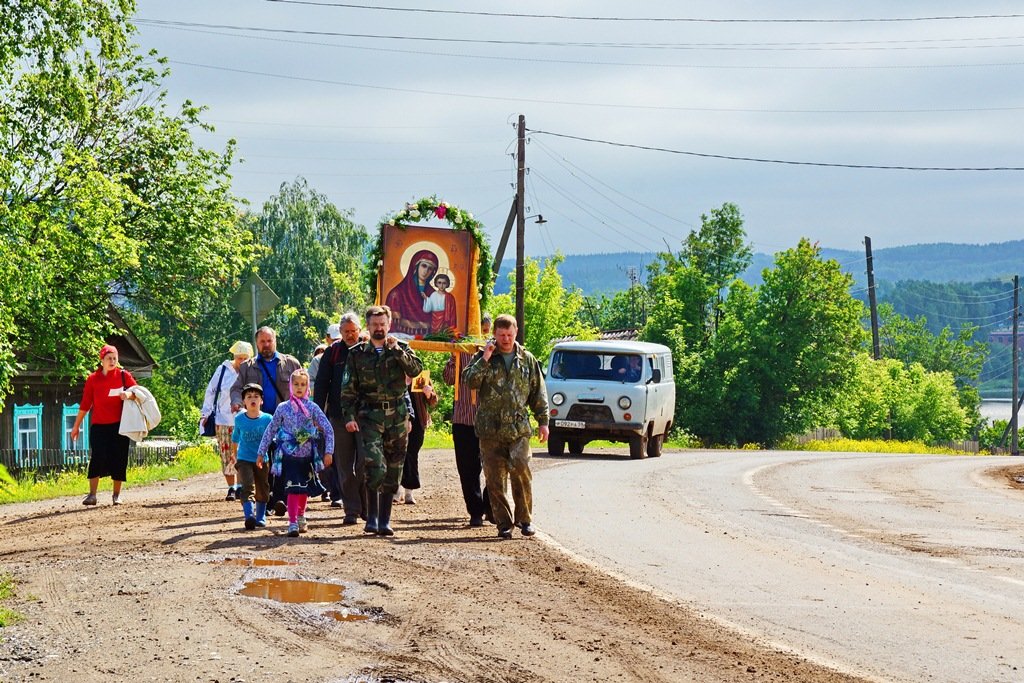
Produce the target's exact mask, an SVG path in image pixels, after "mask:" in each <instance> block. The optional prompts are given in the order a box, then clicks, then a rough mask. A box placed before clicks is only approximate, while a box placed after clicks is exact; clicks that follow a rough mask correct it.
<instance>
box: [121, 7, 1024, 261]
mask: <svg viewBox="0 0 1024 683" xmlns="http://www.w3.org/2000/svg"><path fill="white" fill-rule="evenodd" d="M384 8H391V9H384ZM467 12H469V13H467ZM472 12H475V13H489V14H486V15H481V14H471V13H472ZM530 14H534V15H559V16H544V17H541V16H532V17H531V16H524V15H530ZM510 15H511V16H510ZM994 15H1002V16H994ZM1008 15H1014V16H1008ZM952 17H956V18H952ZM135 21H136V25H137V27H138V29H139V34H138V37H137V39H138V42H139V44H140V46H141V47H143V48H145V49H151V48H155V49H156V50H157V51H158V52H159V53H160V54H161V55H162V56H164V57H166V58H167V59H169V60H170V64H169V66H170V68H171V71H172V73H171V75H170V76H169V77H168V79H167V80H166V81H165V85H166V87H167V90H168V93H169V100H170V101H171V102H173V103H180V102H181V101H183V100H185V99H189V100H191V101H193V102H194V103H197V104H202V105H205V106H207V107H208V108H209V109H208V111H207V113H206V115H205V117H206V120H207V121H209V122H210V123H212V124H213V125H214V126H215V127H216V132H215V133H212V134H211V133H205V132H199V133H197V134H196V138H197V140H198V141H199V142H200V144H202V145H204V146H207V147H211V148H213V149H222V148H223V146H224V144H225V143H226V141H227V140H228V139H229V138H233V139H235V140H236V141H237V144H238V156H239V157H240V160H241V161H240V163H238V164H236V166H235V167H234V169H233V175H234V189H235V192H236V194H237V195H239V196H240V197H244V198H246V199H247V200H248V201H249V202H250V203H251V207H252V209H253V210H257V211H258V210H259V208H260V207H261V206H262V204H263V202H264V201H265V200H266V199H267V198H268V197H270V196H272V195H273V194H274V193H275V192H276V191H277V189H278V188H279V187H280V185H281V184H282V183H283V182H289V181H291V180H293V179H295V178H296V177H298V176H302V177H304V178H306V179H307V180H308V181H309V183H310V185H311V186H312V187H313V188H314V189H316V190H317V191H319V192H321V193H323V194H324V195H326V196H327V197H328V199H329V200H330V201H332V202H333V203H334V204H335V205H336V206H338V207H339V208H341V209H343V210H350V211H351V212H352V218H353V220H354V221H355V222H357V223H359V224H362V225H364V226H366V227H367V228H368V229H370V230H373V229H374V228H375V226H376V225H377V223H378V221H380V220H381V218H382V217H384V216H386V215H387V214H390V213H393V212H395V211H397V210H399V209H401V208H402V207H403V206H404V204H405V203H406V202H407V201H412V200H415V199H418V198H420V197H423V196H429V195H436V196H437V197H438V198H439V199H442V200H446V201H448V202H450V203H452V204H455V205H457V206H459V207H461V208H463V209H465V210H468V211H471V212H472V213H473V214H474V216H475V217H476V218H477V219H478V220H480V221H482V222H483V224H484V227H485V232H486V233H487V234H488V236H489V238H490V241H491V244H492V247H493V246H494V245H496V244H497V242H498V239H499V237H500V234H501V230H502V228H503V227H504V223H505V219H506V216H507V215H508V211H509V207H510V205H511V202H512V199H513V197H514V195H515V187H514V185H515V178H516V173H515V159H514V156H513V154H514V152H515V143H516V129H515V126H514V124H515V122H516V121H517V119H518V116H519V115H520V114H521V115H524V116H525V120H526V129H527V131H528V132H527V141H528V145H527V148H526V154H525V159H526V166H527V167H528V175H527V179H526V186H527V194H526V198H527V202H526V203H527V211H528V214H530V215H537V214H541V215H543V217H544V219H545V220H546V222H545V223H543V224H538V223H536V222H535V220H536V219H531V220H529V221H527V232H526V243H525V248H526V253H527V255H528V256H534V257H543V256H550V255H552V254H554V253H556V252H561V253H563V254H586V253H608V252H620V251H663V250H665V249H666V248H671V249H672V250H677V249H678V247H679V245H680V243H681V241H682V239H683V238H684V237H685V235H686V234H687V233H689V232H690V231H691V230H693V229H695V228H697V227H699V226H700V221H701V215H702V214H706V213H708V212H709V211H710V210H711V209H714V208H717V207H720V206H721V205H722V204H723V203H724V202H732V203H734V204H736V205H737V206H738V207H739V209H740V211H741V213H742V214H743V216H744V221H745V223H744V227H745V230H746V232H747V236H748V239H749V241H750V242H751V243H752V244H753V247H754V250H755V251H758V252H763V253H774V252H777V251H780V250H783V249H787V248H790V247H792V246H794V245H795V244H796V243H797V241H798V240H799V239H800V238H802V237H806V238H808V239H810V240H811V241H813V242H818V243H819V244H820V245H821V246H823V247H831V248H837V249H852V250H862V249H863V246H862V242H863V237H864V236H869V237H871V241H872V247H873V249H875V250H877V249H882V248H886V247H893V246H900V245H906V244H919V243H935V242H954V243H972V244H984V243H990V242H1002V241H1007V240H1014V239H1018V238H1020V237H1021V234H1020V232H1021V216H1022V215H1024V192H1022V189H1024V187H1022V180H1024V170H907V169H901V170H897V169H891V168H889V169H886V168H881V169H880V168H849V167H847V166H888V167H893V166H901V167H915V168H956V169H963V168H970V169H993V168H1006V167H1009V168H1018V169H1020V168H1021V167H1024V134H1022V126H1021V123H1020V122H1021V120H1022V116H1021V115H1022V112H1024V87H1022V86H1024V11H1022V9H1021V6H1020V4H1019V3H1014V2H984V1H978V2H973V1H972V2H963V1H961V2H943V1H932V0H929V1H928V2H924V1H915V0H903V1H901V2H898V3H896V2H876V1H873V0H867V1H862V2H856V3H853V2H838V1H836V0H826V1H825V2H809V1H804V0H792V1H788V2H787V1H774V2H770V3H768V2H753V1H751V2H733V1H728V2H686V3H679V2H669V1H635V2H630V3H623V2H610V1H604V0H590V1H586V2H584V1H577V2H569V1H559V0H544V1H539V0H521V1H520V2H516V3H509V2H497V1H496V0H475V1H469V0H464V1H463V0H452V1H444V2H443V1H442V0H383V1H382V2H374V0H363V2H362V3H361V4H360V3H343V2H335V1H334V0H302V1H296V0H291V1H287V0H218V1H217V2H210V1H209V0H174V1H173V2H171V1H169V0H163V1H160V0H140V2H139V9H138V12H137V14H136V17H135ZM342 34H344V35H342ZM566 136H569V137H566ZM574 138H589V139H590V140H591V141H585V140H579V139H574ZM598 141H600V142H598ZM607 143H613V144H607ZM644 147H646V148H656V149H641V148H644ZM659 150H661V151H659ZM723 157H733V158H723ZM755 160H757V161H755ZM776 162H802V163H799V164H797V163H776ZM819 164H821V165H819ZM836 165H841V166H836ZM512 253H514V248H513V247H512V246H511V245H510V247H509V251H508V252H507V253H506V255H511V254H512Z"/></svg>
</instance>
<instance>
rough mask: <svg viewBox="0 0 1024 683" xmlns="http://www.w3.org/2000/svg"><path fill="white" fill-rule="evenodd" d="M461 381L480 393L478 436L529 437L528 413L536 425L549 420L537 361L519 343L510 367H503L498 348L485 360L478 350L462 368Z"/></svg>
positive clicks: (477, 420) (545, 394) (545, 390)
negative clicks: (531, 415)
mask: <svg viewBox="0 0 1024 683" xmlns="http://www.w3.org/2000/svg"><path fill="white" fill-rule="evenodd" d="M462 381H463V382H465V383H466V386H468V387H469V388H470V389H477V390H479V392H480V394H479V401H478V405H479V408H478V409H477V413H476V435H477V436H478V437H480V438H481V439H495V440H498V441H515V440H516V439H518V438H520V437H523V436H530V434H531V433H532V430H531V429H530V416H529V413H531V412H532V413H533V417H534V418H535V419H536V420H537V424H538V425H541V426H543V425H546V424H547V423H548V392H547V389H546V388H545V386H544V376H543V375H541V372H540V363H538V362H537V359H536V358H534V357H533V354H532V353H530V352H529V351H527V350H526V349H524V348H523V347H522V346H520V345H519V343H518V342H516V346H515V356H514V357H513V359H512V367H511V369H509V370H506V369H505V361H504V359H503V358H502V357H501V353H499V352H498V350H497V349H495V350H494V353H493V354H491V360H490V361H486V362H485V361H484V357H483V351H480V352H479V353H477V354H476V355H475V356H473V360H472V361H471V362H470V363H469V365H467V366H466V369H465V370H463V371H462Z"/></svg>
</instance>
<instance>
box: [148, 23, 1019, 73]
mask: <svg viewBox="0 0 1024 683" xmlns="http://www.w3.org/2000/svg"><path fill="white" fill-rule="evenodd" d="M156 28H164V29H169V30H173V31H185V32H188V33H202V34H206V35H214V36H228V37H231V38H248V39H253V40H263V41H269V42H277V43H288V44H292V45H303V46H311V45H313V46H317V47H332V48H338V49H342V50H363V51H368V52H384V53H389V54H408V55H425V56H430V57H448V58H454V59H480V60H489V61H500V62H526V63H540V64H573V65H580V66H601V67H605V66H623V67H630V68H652V69H720V70H727V71H742V70H753V71H859V70H887V69H962V68H969V67H1009V66H1024V62H973V63H971V62H960V63H956V64H831V65H830V64H664V63H658V62H613V61H605V60H593V59H587V60H583V59H551V58H544V57H532V56H530V57H522V56H517V57H509V56H502V55H483V54H467V53H462V52H435V51H431V50H401V49H398V48H387V47H373V46H369V45H351V44H341V43H325V42H320V41H311V40H291V39H288V38H274V37H271V36H263V35H247V34H244V33H230V32H227V31H206V30H202V29H192V28H185V27H182V26H163V25H157V26H156ZM964 40H969V39H964ZM970 40H974V39H970ZM976 40H984V39H982V38H978V39H976Z"/></svg>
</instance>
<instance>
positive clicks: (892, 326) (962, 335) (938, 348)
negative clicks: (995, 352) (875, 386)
mask: <svg viewBox="0 0 1024 683" xmlns="http://www.w3.org/2000/svg"><path fill="white" fill-rule="evenodd" d="M878 312H879V335H878V337H879V345H880V348H881V351H882V356H883V357H885V358H893V359H896V360H898V361H900V362H901V363H903V365H904V366H905V367H907V368H909V367H911V366H912V365H913V364H914V363H919V364H920V365H921V366H922V367H923V368H924V369H925V370H928V371H930V372H949V373H950V375H951V376H952V377H953V380H954V382H955V384H956V388H957V395H958V400H959V403H960V406H961V407H962V408H963V409H964V410H965V411H967V414H968V415H969V416H970V418H971V421H972V424H973V425H977V424H978V423H979V422H980V420H981V414H980V412H979V406H980V404H981V396H980V395H979V393H978V389H977V386H976V383H977V381H978V377H979V376H980V375H981V370H982V368H983V367H984V365H985V360H986V359H987V358H988V345H987V344H985V343H984V342H974V341H972V340H973V338H974V333H975V331H976V330H977V329H978V328H977V327H976V326H974V325H965V326H963V327H961V329H960V332H959V333H958V334H956V335H954V334H953V332H952V330H950V328H949V327H948V326H947V327H944V328H942V330H941V331H939V333H938V334H934V333H932V332H931V331H930V330H929V328H928V322H927V320H926V319H925V317H924V316H918V317H917V318H915V319H914V320H911V319H910V318H908V317H906V316H902V315H899V314H898V313H896V312H895V310H894V308H893V307H892V306H891V305H890V304H882V305H881V306H879V311H878Z"/></svg>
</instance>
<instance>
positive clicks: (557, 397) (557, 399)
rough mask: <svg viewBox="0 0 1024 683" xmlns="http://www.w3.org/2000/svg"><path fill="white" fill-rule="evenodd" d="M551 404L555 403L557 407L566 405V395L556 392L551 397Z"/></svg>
mask: <svg viewBox="0 0 1024 683" xmlns="http://www.w3.org/2000/svg"><path fill="white" fill-rule="evenodd" d="M551 402H552V403H554V404H555V405H556V406H560V405H562V404H563V403H565V394H563V393H561V392H556V393H555V394H554V395H553V396H552V397H551Z"/></svg>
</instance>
